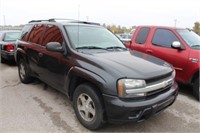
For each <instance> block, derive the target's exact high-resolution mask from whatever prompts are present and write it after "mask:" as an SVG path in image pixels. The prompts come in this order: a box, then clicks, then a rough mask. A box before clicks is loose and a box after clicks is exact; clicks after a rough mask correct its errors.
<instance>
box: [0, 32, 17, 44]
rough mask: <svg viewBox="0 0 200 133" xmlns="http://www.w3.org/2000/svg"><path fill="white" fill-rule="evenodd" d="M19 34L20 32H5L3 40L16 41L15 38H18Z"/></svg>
mask: <svg viewBox="0 0 200 133" xmlns="http://www.w3.org/2000/svg"><path fill="white" fill-rule="evenodd" d="M19 36H20V32H8V33H6V34H5V36H4V39H3V40H4V41H5V42H9V41H16V40H17V39H19Z"/></svg>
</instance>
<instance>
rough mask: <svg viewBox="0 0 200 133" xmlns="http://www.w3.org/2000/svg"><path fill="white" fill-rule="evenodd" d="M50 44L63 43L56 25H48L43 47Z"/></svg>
mask: <svg viewBox="0 0 200 133" xmlns="http://www.w3.org/2000/svg"><path fill="white" fill-rule="evenodd" d="M48 42H59V43H60V44H62V43H63V37H62V33H61V32H60V29H59V28H58V27H56V26H54V25H47V28H46V31H45V34H44V37H43V43H42V45H44V46H45V45H46V44H47V43H48Z"/></svg>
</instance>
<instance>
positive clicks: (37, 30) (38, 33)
mask: <svg viewBox="0 0 200 133" xmlns="http://www.w3.org/2000/svg"><path fill="white" fill-rule="evenodd" d="M44 30H45V26H44V25H42V24H38V25H35V26H34V27H33V29H32V31H31V32H30V35H29V41H30V42H33V43H37V44H40V42H41V38H42V35H43V33H44Z"/></svg>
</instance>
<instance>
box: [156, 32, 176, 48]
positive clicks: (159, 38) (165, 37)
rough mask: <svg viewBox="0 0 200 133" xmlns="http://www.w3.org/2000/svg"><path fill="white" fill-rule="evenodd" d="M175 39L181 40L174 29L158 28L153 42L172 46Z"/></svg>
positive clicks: (158, 44)
mask: <svg viewBox="0 0 200 133" xmlns="http://www.w3.org/2000/svg"><path fill="white" fill-rule="evenodd" d="M174 41H179V39H178V38H177V37H176V36H175V34H174V33H173V32H172V31H170V30H166V29H157V30H156V32H155V34H154V37H153V40H152V44H153V45H157V46H162V47H167V48H171V45H172V43H173V42H174Z"/></svg>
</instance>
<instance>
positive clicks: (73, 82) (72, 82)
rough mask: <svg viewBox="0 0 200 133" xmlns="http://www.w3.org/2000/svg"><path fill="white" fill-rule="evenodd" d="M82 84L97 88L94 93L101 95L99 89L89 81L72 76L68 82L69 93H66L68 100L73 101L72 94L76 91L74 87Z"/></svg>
mask: <svg viewBox="0 0 200 133" xmlns="http://www.w3.org/2000/svg"><path fill="white" fill-rule="evenodd" d="M83 83H89V84H91V85H92V86H95V88H97V89H96V91H98V92H99V93H100V94H102V93H101V91H100V88H99V87H98V86H97V85H95V84H94V83H92V82H91V81H89V80H86V79H85V78H82V77H79V76H76V75H73V76H72V78H71V80H70V85H69V91H68V95H69V97H70V100H72V99H73V94H74V91H75V90H76V87H77V86H79V85H80V84H83Z"/></svg>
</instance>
